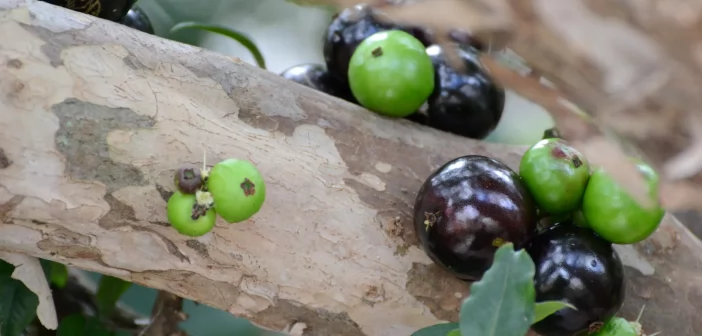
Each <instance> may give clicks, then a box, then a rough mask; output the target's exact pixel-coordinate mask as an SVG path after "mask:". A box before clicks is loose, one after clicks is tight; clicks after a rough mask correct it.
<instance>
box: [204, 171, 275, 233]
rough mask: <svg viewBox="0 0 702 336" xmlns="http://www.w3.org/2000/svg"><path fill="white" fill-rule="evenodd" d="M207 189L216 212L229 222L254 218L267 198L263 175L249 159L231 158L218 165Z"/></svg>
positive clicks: (211, 175)
mask: <svg viewBox="0 0 702 336" xmlns="http://www.w3.org/2000/svg"><path fill="white" fill-rule="evenodd" d="M207 188H208V190H209V192H210V193H212V198H213V200H214V209H215V211H217V214H218V215H219V216H220V217H222V218H223V219H224V220H226V221H227V222H229V223H237V222H241V221H245V220H247V219H249V218H251V216H253V215H254V214H256V213H257V212H258V211H259V210H260V209H261V206H263V202H264V201H265V199H266V184H265V183H264V181H263V176H261V173H260V172H259V171H258V169H256V166H254V165H253V164H252V163H251V162H249V161H246V160H237V159H227V160H224V161H222V162H219V163H217V164H216V165H214V167H212V170H211V171H210V173H209V177H208V178H207Z"/></svg>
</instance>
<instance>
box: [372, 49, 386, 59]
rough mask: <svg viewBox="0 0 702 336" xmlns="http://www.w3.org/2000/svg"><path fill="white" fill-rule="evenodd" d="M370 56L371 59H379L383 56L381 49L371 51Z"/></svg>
mask: <svg viewBox="0 0 702 336" xmlns="http://www.w3.org/2000/svg"><path fill="white" fill-rule="evenodd" d="M371 54H372V55H373V57H380V56H383V48H381V47H377V48H375V49H373V51H372V52H371Z"/></svg>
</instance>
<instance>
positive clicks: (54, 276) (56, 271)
mask: <svg viewBox="0 0 702 336" xmlns="http://www.w3.org/2000/svg"><path fill="white" fill-rule="evenodd" d="M49 281H51V283H52V284H54V285H55V286H56V287H58V288H63V287H66V283H67V282H68V268H67V267H66V265H64V264H62V263H57V262H53V261H52V262H51V269H50V275H49Z"/></svg>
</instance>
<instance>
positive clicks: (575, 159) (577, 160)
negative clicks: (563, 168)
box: [572, 155, 583, 168]
mask: <svg viewBox="0 0 702 336" xmlns="http://www.w3.org/2000/svg"><path fill="white" fill-rule="evenodd" d="M572 161H573V166H575V168H578V167H580V166H582V165H583V162H582V161H580V158H579V157H578V156H577V155H575V156H573V160H572Z"/></svg>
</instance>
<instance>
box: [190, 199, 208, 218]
mask: <svg viewBox="0 0 702 336" xmlns="http://www.w3.org/2000/svg"><path fill="white" fill-rule="evenodd" d="M207 210H209V207H208V206H205V205H202V204H197V203H195V204H193V215H192V216H191V218H192V220H197V219H198V218H200V217H202V216H204V215H205V213H206V212H207Z"/></svg>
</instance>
